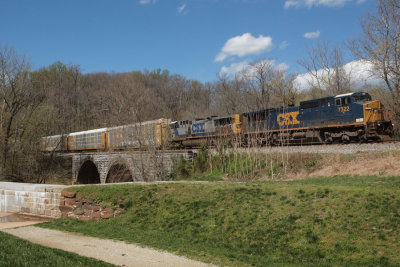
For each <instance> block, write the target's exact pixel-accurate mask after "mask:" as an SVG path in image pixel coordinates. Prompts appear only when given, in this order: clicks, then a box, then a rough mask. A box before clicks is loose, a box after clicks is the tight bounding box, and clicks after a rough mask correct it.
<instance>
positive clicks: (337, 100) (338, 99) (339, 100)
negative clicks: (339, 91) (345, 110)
mask: <svg viewBox="0 0 400 267" xmlns="http://www.w3.org/2000/svg"><path fill="white" fill-rule="evenodd" d="M335 102H336V106H341V105H342V99H341V98H336V101H335Z"/></svg>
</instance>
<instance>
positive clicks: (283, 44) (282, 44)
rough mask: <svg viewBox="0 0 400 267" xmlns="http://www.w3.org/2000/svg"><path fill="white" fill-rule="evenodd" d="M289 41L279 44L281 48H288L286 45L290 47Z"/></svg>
mask: <svg viewBox="0 0 400 267" xmlns="http://www.w3.org/2000/svg"><path fill="white" fill-rule="evenodd" d="M288 45H289V43H288V42H287V41H283V42H282V43H281V44H280V45H279V49H280V50H284V49H286V47H288Z"/></svg>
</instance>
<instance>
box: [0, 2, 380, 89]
mask: <svg viewBox="0 0 400 267" xmlns="http://www.w3.org/2000/svg"><path fill="white" fill-rule="evenodd" d="M375 7H376V1H375V0H114V1H112V0H47V1H44V0H35V1H32V0H18V1H16V0H0V14H1V16H0V25H1V27H0V44H2V45H7V46H13V47H14V48H15V49H16V50H17V52H18V53H20V54H25V55H26V56H27V57H28V58H30V60H31V62H32V65H33V69H40V68H42V67H45V66H48V65H50V64H52V63H54V62H56V61H61V62H63V63H65V64H74V65H79V66H80V67H81V70H82V72H83V73H93V72H129V71H143V70H150V71H151V70H154V69H158V68H160V69H167V70H169V71H170V73H174V74H180V75H182V76H184V77H186V78H188V79H194V80H199V81H201V82H212V81H215V80H217V77H218V75H219V74H220V73H227V74H232V73H234V72H235V70H238V69H240V68H241V67H243V66H244V65H245V64H248V63H251V62H255V61H258V60H265V59H268V60H273V61H274V62H275V64H276V65H277V66H281V67H283V68H285V69H287V71H288V72H293V73H299V74H300V73H304V69H302V68H301V66H300V65H299V64H298V63H297V62H298V60H300V59H302V58H304V57H305V56H306V51H307V49H308V47H309V46H311V45H313V44H314V43H315V42H317V41H324V42H325V41H326V42H329V43H330V44H332V45H340V44H343V42H344V41H346V40H348V39H350V38H355V37H358V36H360V35H361V27H360V19H361V18H362V17H363V16H364V15H365V14H366V13H367V12H373V11H374V10H375ZM351 60H352V59H351V57H350V56H349V57H348V58H347V61H348V62H349V61H351Z"/></svg>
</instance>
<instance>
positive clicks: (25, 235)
mask: <svg viewBox="0 0 400 267" xmlns="http://www.w3.org/2000/svg"><path fill="white" fill-rule="evenodd" d="M3 231H4V232H6V233H9V234H12V235H14V236H17V237H19V238H22V239H25V240H28V241H30V242H32V243H36V244H40V245H43V246H46V247H51V248H58V249H62V250H65V251H69V252H73V253H77V254H79V255H81V256H85V257H90V258H95V259H99V260H102V261H105V262H108V263H112V264H115V265H119V266H135V267H141V266H143V267H149V266H150V267H153V266H154V267H159V266H160V267H161V266H177V267H181V266H186V267H206V266H212V265H208V264H205V263H201V262H197V261H193V260H189V259H187V258H184V257H180V256H177V255H174V254H171V253H167V252H162V251H158V250H154V249H150V248H143V247H139V246H137V245H133V244H127V243H125V242H121V241H113V240H105V239H100V238H94V237H89V236H84V235H81V234H77V233H67V232H62V231H56V230H50V229H44V228H40V227H35V226H27V227H20V228H14V229H4V230H3Z"/></svg>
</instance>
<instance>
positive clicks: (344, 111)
mask: <svg viewBox="0 0 400 267" xmlns="http://www.w3.org/2000/svg"><path fill="white" fill-rule="evenodd" d="M338 111H339V112H342V113H346V112H349V111H350V107H349V106H345V107H338Z"/></svg>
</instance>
